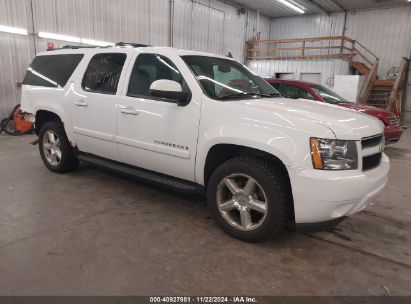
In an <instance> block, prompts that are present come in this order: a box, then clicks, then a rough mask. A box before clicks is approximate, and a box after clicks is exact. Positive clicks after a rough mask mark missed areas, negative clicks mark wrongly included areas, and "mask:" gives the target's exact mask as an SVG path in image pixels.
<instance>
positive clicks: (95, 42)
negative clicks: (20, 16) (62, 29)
mask: <svg viewBox="0 0 411 304" xmlns="http://www.w3.org/2000/svg"><path fill="white" fill-rule="evenodd" d="M38 36H39V37H41V38H47V39H53V40H61V41H68V42H75V43H83V44H90V45H96V46H113V45H114V43H112V42H106V41H100V40H93V39H86V38H80V37H75V36H67V35H60V34H53V33H46V32H39V33H38Z"/></svg>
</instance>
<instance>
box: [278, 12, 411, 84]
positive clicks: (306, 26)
mask: <svg viewBox="0 0 411 304" xmlns="http://www.w3.org/2000/svg"><path fill="white" fill-rule="evenodd" d="M343 33H344V13H338V14H332V15H330V16H326V15H313V16H302V17H288V18H277V19H272V21H271V36H270V37H271V39H277V38H305V37H326V36H341V35H343ZM345 35H346V36H347V37H349V38H352V39H355V40H357V41H359V42H360V43H361V44H363V45H364V46H365V47H366V48H368V49H369V50H370V51H371V52H373V53H374V54H375V55H376V56H377V57H379V58H380V65H379V73H380V77H381V78H385V76H386V74H387V72H388V70H389V69H390V68H391V67H395V66H399V63H400V59H401V57H409V56H410V53H411V6H409V5H406V6H403V7H395V8H388V9H378V10H368V11H358V12H349V13H348V15H347V23H346V30H345Z"/></svg>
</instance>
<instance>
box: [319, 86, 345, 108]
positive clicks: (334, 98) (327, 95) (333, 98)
mask: <svg viewBox="0 0 411 304" xmlns="http://www.w3.org/2000/svg"><path fill="white" fill-rule="evenodd" d="M311 89H313V91H314V92H315V93H317V94H318V95H320V96H321V98H322V99H324V100H325V101H326V102H328V103H333V104H338V103H349V101H348V100H345V99H344V98H342V97H341V96H339V95H337V94H336V93H334V92H333V91H331V90H329V89H327V88H325V87H323V86H321V85H314V86H311Z"/></svg>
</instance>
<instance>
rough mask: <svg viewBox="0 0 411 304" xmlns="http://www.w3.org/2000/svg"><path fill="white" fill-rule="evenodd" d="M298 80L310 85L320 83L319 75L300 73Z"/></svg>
mask: <svg viewBox="0 0 411 304" xmlns="http://www.w3.org/2000/svg"><path fill="white" fill-rule="evenodd" d="M300 80H302V81H308V82H312V83H321V73H301V74H300Z"/></svg>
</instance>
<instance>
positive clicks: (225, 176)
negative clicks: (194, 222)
mask: <svg viewBox="0 0 411 304" xmlns="http://www.w3.org/2000/svg"><path fill="white" fill-rule="evenodd" d="M207 200H208V206H209V209H210V211H211V214H212V216H213V218H214V220H215V221H216V222H217V224H218V225H219V226H220V227H221V228H222V229H223V230H224V231H225V232H226V233H228V234H229V235H231V236H233V237H235V238H238V239H241V240H243V241H247V242H261V241H263V240H265V239H267V238H268V237H270V236H271V235H273V234H275V233H277V232H279V231H280V230H281V229H282V228H283V227H284V225H285V223H286V219H287V214H286V210H287V208H286V207H287V204H290V203H292V201H291V195H290V187H289V182H288V179H287V178H286V176H284V172H283V171H282V170H279V169H278V168H277V167H275V166H274V165H273V164H272V163H271V162H269V161H266V160H263V159H259V158H254V157H238V158H235V159H231V160H229V161H227V162H225V163H223V164H222V165H221V166H219V167H218V168H217V169H216V170H215V171H214V172H213V174H212V176H211V177H210V181H209V184H208V188H207Z"/></svg>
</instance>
